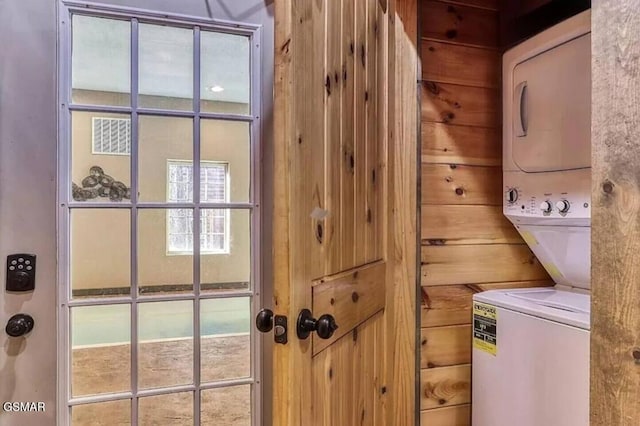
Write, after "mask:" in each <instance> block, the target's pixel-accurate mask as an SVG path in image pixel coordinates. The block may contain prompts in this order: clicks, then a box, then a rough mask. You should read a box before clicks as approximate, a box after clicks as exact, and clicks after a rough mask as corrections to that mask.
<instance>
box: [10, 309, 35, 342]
mask: <svg viewBox="0 0 640 426" xmlns="http://www.w3.org/2000/svg"><path fill="white" fill-rule="evenodd" d="M34 323H35V322H34V321H33V318H32V317H31V315H27V314H17V315H14V316H12V317H11V318H9V321H8V322H7V326H6V327H5V329H4V331H6V332H7V334H8V335H9V336H11V337H20V336H24V335H25V334H27V333H28V332H30V331H31V330H33V325H34Z"/></svg>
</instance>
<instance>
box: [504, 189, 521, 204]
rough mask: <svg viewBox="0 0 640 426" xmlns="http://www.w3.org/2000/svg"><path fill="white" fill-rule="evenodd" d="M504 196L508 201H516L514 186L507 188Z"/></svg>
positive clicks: (516, 194) (516, 195)
mask: <svg viewBox="0 0 640 426" xmlns="http://www.w3.org/2000/svg"><path fill="white" fill-rule="evenodd" d="M505 198H506V200H507V201H508V202H509V203H515V202H516V201H518V190H517V189H515V188H510V189H509V190H507V192H506V194H505Z"/></svg>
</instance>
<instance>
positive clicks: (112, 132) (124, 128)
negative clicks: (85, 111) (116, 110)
mask: <svg viewBox="0 0 640 426" xmlns="http://www.w3.org/2000/svg"><path fill="white" fill-rule="evenodd" d="M91 129H92V132H91V133H92V138H91V150H92V153H93V154H97V155H130V154H131V119H130V118H112V117H92V120H91Z"/></svg>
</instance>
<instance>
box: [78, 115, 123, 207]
mask: <svg viewBox="0 0 640 426" xmlns="http://www.w3.org/2000/svg"><path fill="white" fill-rule="evenodd" d="M71 124H72V128H71V179H72V184H71V188H72V191H71V196H72V199H73V200H74V201H87V202H91V201H94V202H109V201H112V202H128V201H129V200H130V199H131V155H130V154H131V117H130V116H129V115H125V114H109V113H105V112H79V111H75V112H73V114H72V117H71Z"/></svg>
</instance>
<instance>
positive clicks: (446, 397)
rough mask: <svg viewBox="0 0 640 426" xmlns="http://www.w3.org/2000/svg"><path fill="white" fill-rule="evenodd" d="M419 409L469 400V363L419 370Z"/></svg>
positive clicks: (464, 402) (456, 403) (467, 401)
mask: <svg viewBox="0 0 640 426" xmlns="http://www.w3.org/2000/svg"><path fill="white" fill-rule="evenodd" d="M420 390H421V392H420V409H422V410H425V409H430V408H439V407H446V406H451V405H459V404H467V403H469V402H471V365H469V364H465V365H455V366H451V367H440V368H428V369H424V370H421V371H420Z"/></svg>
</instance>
